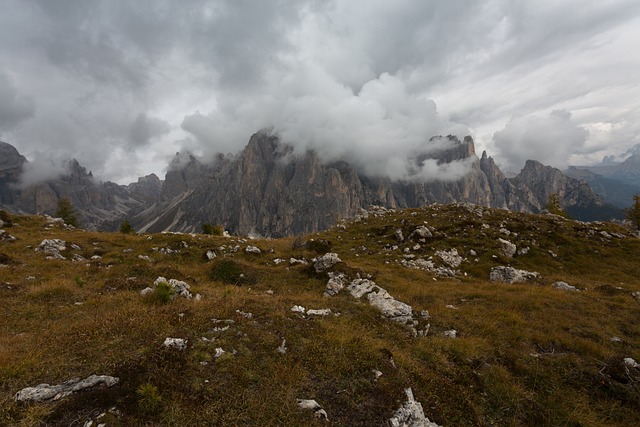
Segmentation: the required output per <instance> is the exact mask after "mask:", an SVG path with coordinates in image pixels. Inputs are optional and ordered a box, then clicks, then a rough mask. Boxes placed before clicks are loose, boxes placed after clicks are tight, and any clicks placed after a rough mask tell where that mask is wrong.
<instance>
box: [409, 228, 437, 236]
mask: <svg viewBox="0 0 640 427" xmlns="http://www.w3.org/2000/svg"><path fill="white" fill-rule="evenodd" d="M416 237H417V238H418V239H428V238H431V237H433V234H432V233H431V230H429V228H427V226H425V225H420V226H418V227H417V228H416V229H415V230H413V232H412V233H411V234H410V235H409V238H410V239H415V238H416Z"/></svg>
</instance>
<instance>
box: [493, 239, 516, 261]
mask: <svg viewBox="0 0 640 427" xmlns="http://www.w3.org/2000/svg"><path fill="white" fill-rule="evenodd" d="M498 242H499V243H500V253H501V254H502V255H504V256H506V257H507V258H512V257H513V256H514V255H515V254H516V251H517V248H516V245H514V244H513V243H511V242H510V241H508V240H505V239H498Z"/></svg>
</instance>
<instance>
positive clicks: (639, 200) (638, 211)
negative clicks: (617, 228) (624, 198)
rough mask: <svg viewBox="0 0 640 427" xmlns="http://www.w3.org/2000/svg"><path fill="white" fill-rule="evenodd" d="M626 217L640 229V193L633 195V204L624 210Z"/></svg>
mask: <svg viewBox="0 0 640 427" xmlns="http://www.w3.org/2000/svg"><path fill="white" fill-rule="evenodd" d="M623 212H624V217H625V219H627V220H628V221H630V222H631V224H632V225H633V226H634V227H635V228H636V230H640V195H638V194H636V195H635V196H633V205H631V207H629V208H626V209H624V210H623Z"/></svg>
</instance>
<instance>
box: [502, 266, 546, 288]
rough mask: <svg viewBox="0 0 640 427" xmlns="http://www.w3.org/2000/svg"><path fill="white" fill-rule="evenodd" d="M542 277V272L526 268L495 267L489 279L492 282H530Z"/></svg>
mask: <svg viewBox="0 0 640 427" xmlns="http://www.w3.org/2000/svg"><path fill="white" fill-rule="evenodd" d="M536 279H540V273H537V272H531V271H526V270H518V269H516V268H513V267H504V266H500V267H493V268H492V269H491V272H490V273H489V280H491V281H492V282H502V283H510V284H511V283H516V282H528V281H530V280H536Z"/></svg>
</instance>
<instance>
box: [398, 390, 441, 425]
mask: <svg viewBox="0 0 640 427" xmlns="http://www.w3.org/2000/svg"><path fill="white" fill-rule="evenodd" d="M404 392H405V394H406V395H407V400H406V402H404V403H403V404H402V407H401V408H400V409H397V410H396V411H395V412H394V413H393V416H392V417H391V418H390V419H389V426H390V427H441V426H439V425H438V424H436V423H433V422H431V421H430V420H429V419H428V418H427V417H426V416H425V415H424V409H422V404H421V403H420V402H416V400H415V398H414V397H413V390H411V388H406V389H405V390H404Z"/></svg>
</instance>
